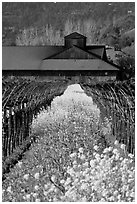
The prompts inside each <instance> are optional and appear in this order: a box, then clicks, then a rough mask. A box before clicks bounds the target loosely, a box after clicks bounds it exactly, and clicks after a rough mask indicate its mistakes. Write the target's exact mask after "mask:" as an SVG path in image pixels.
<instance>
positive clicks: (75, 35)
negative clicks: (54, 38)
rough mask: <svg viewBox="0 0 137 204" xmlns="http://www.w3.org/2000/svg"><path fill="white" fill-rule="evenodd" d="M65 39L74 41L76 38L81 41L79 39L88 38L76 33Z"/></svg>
mask: <svg viewBox="0 0 137 204" xmlns="http://www.w3.org/2000/svg"><path fill="white" fill-rule="evenodd" d="M65 38H66V39H74V38H75V39H79V38H87V37H86V36H84V35H81V34H80V33H77V32H74V33H71V34H69V35H66V36H65Z"/></svg>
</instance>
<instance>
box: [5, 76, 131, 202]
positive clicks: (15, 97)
mask: <svg viewBox="0 0 137 204" xmlns="http://www.w3.org/2000/svg"><path fill="white" fill-rule="evenodd" d="M2 83H3V84H2V85H3V87H2V91H3V95H2V108H3V110H2V111H3V112H2V113H3V127H2V133H3V134H2V150H3V151H2V152H3V165H2V169H3V177H2V178H3V201H6V202H9V201H10V202H26V201H27V202H34V201H35V202H48V201H52V202H54V201H55V202H56V201H85V202H86V201H87V202H93V201H96V202H98V201H115V202H119V201H124V202H127V201H128V202H133V201H134V200H135V178H134V177H135V175H134V173H135V161H134V154H135V81H134V80H133V79H131V80H129V81H124V82H119V81H117V82H115V83H114V82H113V83H112V82H109V83H104V82H103V83H99V84H96V85H91V84H85V83H84V82H81V83H80V85H78V84H76V85H70V84H71V82H70V81H68V80H64V79H62V80H54V81H45V80H42V81H41V80H36V79H31V78H24V77H3V81H2ZM73 86H74V88H73ZM76 87H77V88H76ZM81 88H82V89H81ZM71 89H72V90H71ZM86 94H87V95H86Z"/></svg>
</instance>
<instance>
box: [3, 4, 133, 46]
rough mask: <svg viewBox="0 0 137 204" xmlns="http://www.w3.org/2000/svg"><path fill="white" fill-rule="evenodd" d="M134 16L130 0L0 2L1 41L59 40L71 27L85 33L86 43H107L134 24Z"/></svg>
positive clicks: (54, 41)
mask: <svg viewBox="0 0 137 204" xmlns="http://www.w3.org/2000/svg"><path fill="white" fill-rule="evenodd" d="M134 18H135V4H134V3H133V2H126V3H125V2H113V3H108V2H97V3H96V2H85V3H83V2H79V3H76V2H66V3H64V2H57V3H53V2H52V3H51V2H50V3H49V2H47V3H32V2H31V3H30V2H27V3H26V2H18V3H15V2H11V3H9V2H4V3H2V28H3V29H2V34H3V45H45V44H62V43H63V36H64V35H66V34H68V33H70V32H73V31H78V32H80V33H82V34H84V35H86V36H87V37H88V43H106V44H110V45H111V44H113V43H112V42H111V41H112V39H111V35H113V37H115V36H116V35H117V30H118V29H119V31H118V32H120V35H121V34H123V33H124V32H127V31H129V30H131V29H133V28H134V27H135V19H134ZM117 28H118V29H117ZM106 33H107V34H108V33H109V37H108V36H107V35H106Z"/></svg>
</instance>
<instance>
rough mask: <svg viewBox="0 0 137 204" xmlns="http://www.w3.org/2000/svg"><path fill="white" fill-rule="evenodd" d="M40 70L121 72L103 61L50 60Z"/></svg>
mask: <svg viewBox="0 0 137 204" xmlns="http://www.w3.org/2000/svg"><path fill="white" fill-rule="evenodd" d="M40 70H91V71H119V69H118V68H117V67H114V66H113V65H111V64H109V63H107V62H105V61H103V60H101V59H92V60H86V59H78V60H74V59H48V60H43V61H42V63H41V66H40Z"/></svg>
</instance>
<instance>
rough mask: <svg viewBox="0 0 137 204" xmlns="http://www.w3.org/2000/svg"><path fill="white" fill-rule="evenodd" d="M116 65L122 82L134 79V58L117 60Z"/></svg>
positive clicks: (124, 57) (125, 57) (127, 57)
mask: <svg viewBox="0 0 137 204" xmlns="http://www.w3.org/2000/svg"><path fill="white" fill-rule="evenodd" d="M117 64H118V65H119V66H120V67H121V71H122V80H125V79H130V78H132V77H135V58H134V57H132V56H123V57H120V58H119V59H118V60H117Z"/></svg>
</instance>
